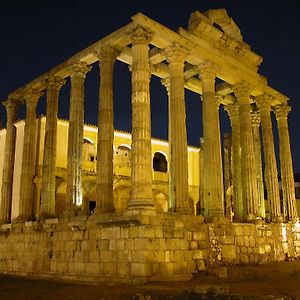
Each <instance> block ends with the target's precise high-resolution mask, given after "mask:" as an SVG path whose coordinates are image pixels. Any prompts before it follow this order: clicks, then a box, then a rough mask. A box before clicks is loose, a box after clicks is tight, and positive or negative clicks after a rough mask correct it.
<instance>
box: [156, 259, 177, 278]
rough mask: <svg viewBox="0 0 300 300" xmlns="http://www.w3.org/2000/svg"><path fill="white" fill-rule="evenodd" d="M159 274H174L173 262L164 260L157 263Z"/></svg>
mask: <svg viewBox="0 0 300 300" xmlns="http://www.w3.org/2000/svg"><path fill="white" fill-rule="evenodd" d="M159 274H161V275H162V276H172V275H174V263H171V262H166V263H161V264H159Z"/></svg>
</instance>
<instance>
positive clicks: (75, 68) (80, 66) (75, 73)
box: [69, 61, 92, 79]
mask: <svg viewBox="0 0 300 300" xmlns="http://www.w3.org/2000/svg"><path fill="white" fill-rule="evenodd" d="M91 69H92V67H91V66H89V65H88V64H86V63H84V62H81V61H80V62H76V63H74V64H72V65H70V66H69V72H70V76H71V77H81V78H83V79H84V78H85V76H86V73H87V72H89V71H90V70H91Z"/></svg>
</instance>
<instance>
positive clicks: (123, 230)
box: [120, 227, 129, 239]
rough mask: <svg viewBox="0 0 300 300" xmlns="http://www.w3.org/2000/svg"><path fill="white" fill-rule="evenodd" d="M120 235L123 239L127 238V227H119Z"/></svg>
mask: <svg viewBox="0 0 300 300" xmlns="http://www.w3.org/2000/svg"><path fill="white" fill-rule="evenodd" d="M120 237H121V238H123V239H128V238H129V228H127V227H121V229H120Z"/></svg>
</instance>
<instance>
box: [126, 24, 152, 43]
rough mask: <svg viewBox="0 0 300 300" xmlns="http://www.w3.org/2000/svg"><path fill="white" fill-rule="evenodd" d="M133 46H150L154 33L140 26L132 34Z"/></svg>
mask: <svg viewBox="0 0 300 300" xmlns="http://www.w3.org/2000/svg"><path fill="white" fill-rule="evenodd" d="M130 36H131V40H132V44H133V45H137V44H143V45H148V44H149V43H150V41H151V38H152V32H151V31H150V30H148V29H146V28H144V27H142V26H141V25H138V26H137V27H136V28H134V30H133V31H132V32H131V33H130Z"/></svg>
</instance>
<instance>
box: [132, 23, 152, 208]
mask: <svg viewBox="0 0 300 300" xmlns="http://www.w3.org/2000/svg"><path fill="white" fill-rule="evenodd" d="M150 39H151V34H150V33H149V32H148V31H147V30H145V29H144V28H142V27H140V26H138V27H137V28H136V29H135V30H134V32H133V34H132V74H131V76H132V77H131V78H132V141H131V149H132V154H131V180H132V192H131V199H130V201H129V204H128V208H129V209H132V210H134V209H153V208H154V205H153V199H152V155H151V108H150V86H149V82H150V67H149V57H148V55H149V53H148V52H149V46H148V45H149V42H150Z"/></svg>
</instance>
